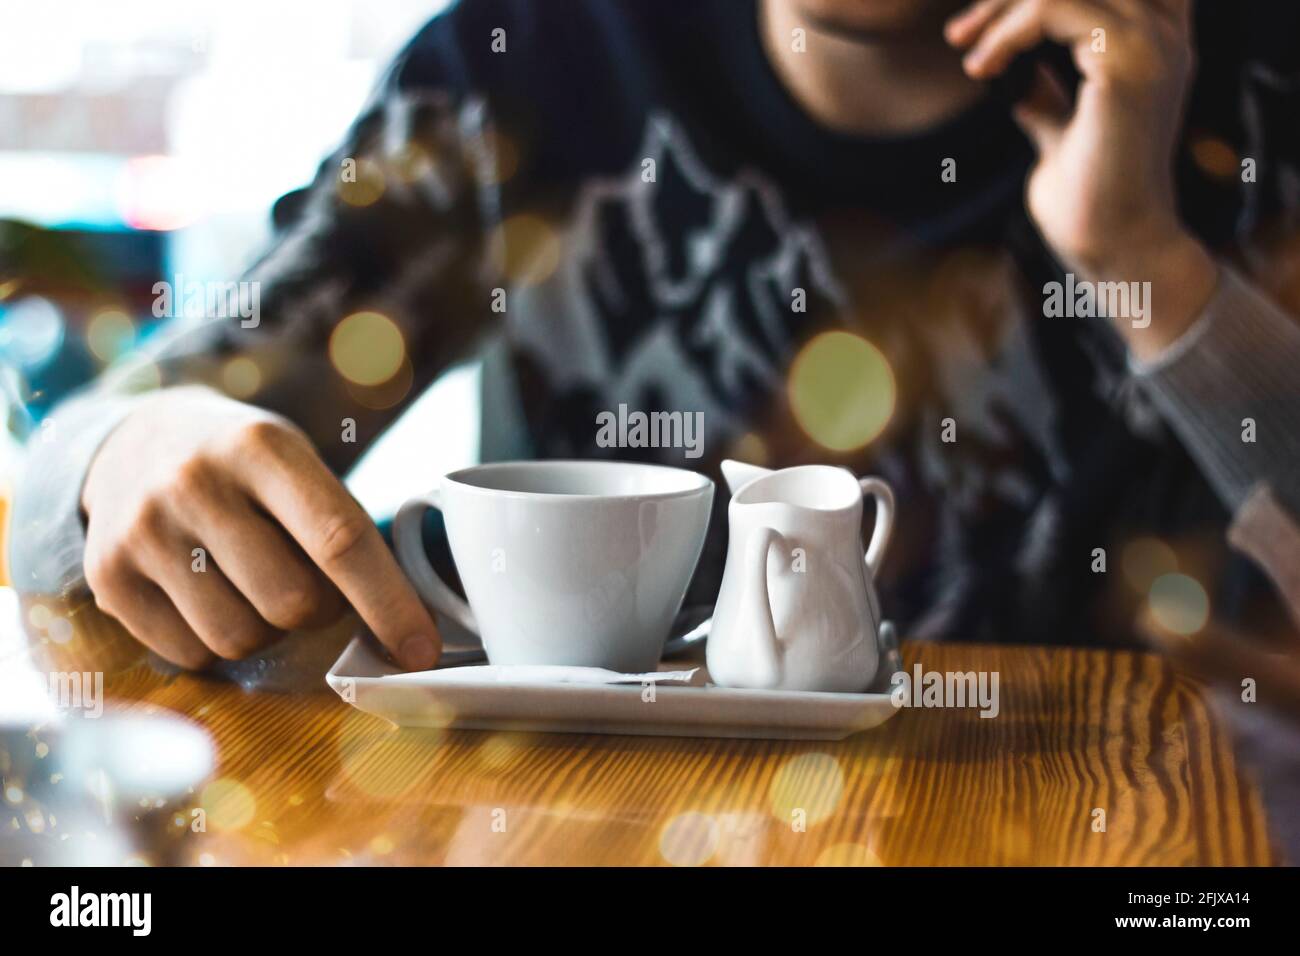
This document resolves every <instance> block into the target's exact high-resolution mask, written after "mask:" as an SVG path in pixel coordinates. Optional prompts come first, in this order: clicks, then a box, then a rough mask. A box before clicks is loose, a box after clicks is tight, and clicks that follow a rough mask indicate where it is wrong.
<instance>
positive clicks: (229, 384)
mask: <svg viewBox="0 0 1300 956" xmlns="http://www.w3.org/2000/svg"><path fill="white" fill-rule="evenodd" d="M221 387H222V388H223V389H224V390H225V392H226V394H227V395H229V396H230V397H231V398H238V399H247V398H252V397H253V396H254V395H256V394H257V390H258V389H259V388H261V387H262V370H261V369H260V368H259V367H258V365H257V363H256V362H255V361H253V360H252V359H251V358H249V357H248V356H246V355H240V356H236V357H235V358H232V359H230V360H229V361H228V362H226V363H225V364H224V365H223V366H221Z"/></svg>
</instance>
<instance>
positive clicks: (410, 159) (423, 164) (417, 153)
mask: <svg viewBox="0 0 1300 956" xmlns="http://www.w3.org/2000/svg"><path fill="white" fill-rule="evenodd" d="M391 164H392V167H393V172H394V173H396V174H397V178H398V179H400V180H401V181H402V182H404V183H406V184H407V185H410V184H412V183H418V182H419V181H420V180H421V179H424V178H425V177H426V176H428V175H429V174H430V173H431V172H432V171H433V158H432V157H431V156H430V155H429V154H428V153H427V152H426V151H425V150H424V149H423V148H422V147H421V146H420V145H419V144H418V143H404V144H403V145H402V146H401V148H400V149H398V151H397V152H396V153H395V154H394V155H393V157H392V160H391Z"/></svg>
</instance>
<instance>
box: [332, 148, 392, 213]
mask: <svg viewBox="0 0 1300 956" xmlns="http://www.w3.org/2000/svg"><path fill="white" fill-rule="evenodd" d="M349 158H351V157H349ZM355 162H356V166H355V168H350V167H349V168H343V169H340V171H339V180H338V192H339V198H340V199H342V200H343V201H344V202H345V203H347V204H348V205H349V206H357V207H363V206H369V205H371V204H372V203H374V202H375V201H376V200H378V199H379V197H380V196H382V195H383V194H384V188H385V183H384V171H383V169H382V168H380V166H379V164H378V163H377V162H375V161H374V160H373V159H358V160H356V161H355ZM353 173H355V175H353Z"/></svg>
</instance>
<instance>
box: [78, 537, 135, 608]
mask: <svg viewBox="0 0 1300 956" xmlns="http://www.w3.org/2000/svg"><path fill="white" fill-rule="evenodd" d="M83 571H84V573H85V575H86V584H87V585H88V586H89V587H90V593H91V594H92V596H93V597H94V598H95V604H96V606H97V607H98V608H99V609H100V610H101V611H106V612H109V613H112V607H111V606H110V605H116V604H117V600H116V598H117V593H118V591H119V589H120V587H121V582H122V580H123V578H124V577H125V575H126V573H127V562H126V557H125V554H124V552H122V551H117V550H115V551H110V552H107V553H104V552H97V553H96V554H94V555H87V556H86V561H85V564H84V566H83Z"/></svg>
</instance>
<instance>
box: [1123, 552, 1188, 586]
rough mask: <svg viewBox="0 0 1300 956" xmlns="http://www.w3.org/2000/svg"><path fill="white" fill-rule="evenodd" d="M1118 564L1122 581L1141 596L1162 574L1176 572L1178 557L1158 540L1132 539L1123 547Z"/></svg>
mask: <svg viewBox="0 0 1300 956" xmlns="http://www.w3.org/2000/svg"><path fill="white" fill-rule="evenodd" d="M1119 563H1120V570H1121V571H1122V572H1123V573H1124V580H1125V581H1127V582H1128V585H1129V587H1131V588H1132V589H1133V590H1134V591H1137V592H1138V593H1139V594H1141V593H1144V592H1145V591H1146V590H1147V589H1148V588H1150V587H1151V585H1152V583H1153V582H1154V581H1155V579H1156V578H1158V577H1160V576H1161V575H1162V574H1170V573H1171V572H1174V571H1177V570H1178V555H1176V554H1174V549H1173V548H1171V547H1170V546H1169V545H1168V544H1166V543H1165V542H1164V541H1161V540H1160V539H1159V538H1134V539H1133V540H1132V541H1130V542H1129V543H1128V544H1126V545H1124V550H1123V551H1122V552H1121V553H1120V558H1119Z"/></svg>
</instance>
